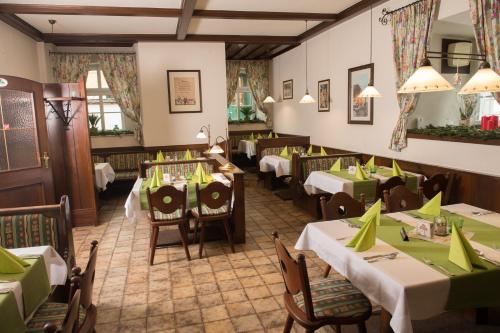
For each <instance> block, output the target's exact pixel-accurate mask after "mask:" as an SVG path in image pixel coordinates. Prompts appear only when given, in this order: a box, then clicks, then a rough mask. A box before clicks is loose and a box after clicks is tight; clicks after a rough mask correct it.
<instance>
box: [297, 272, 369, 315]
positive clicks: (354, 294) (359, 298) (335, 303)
mask: <svg viewBox="0 0 500 333" xmlns="http://www.w3.org/2000/svg"><path fill="white" fill-rule="evenodd" d="M310 286H311V297H312V303H313V309H314V315H315V316H316V317H324V316H335V317H339V318H342V317H351V316H357V315H359V316H361V315H363V314H365V313H366V312H367V311H369V310H370V308H371V305H370V301H369V300H368V298H366V296H365V295H363V293H361V292H360V291H359V290H358V289H357V288H356V287H354V286H353V285H352V284H351V283H350V282H349V281H346V280H340V279H335V278H326V279H319V280H316V281H311V282H310ZM294 299H295V302H296V303H297V306H298V307H299V308H301V309H302V310H304V311H305V305H304V297H303V295H302V293H299V294H297V295H294Z"/></svg>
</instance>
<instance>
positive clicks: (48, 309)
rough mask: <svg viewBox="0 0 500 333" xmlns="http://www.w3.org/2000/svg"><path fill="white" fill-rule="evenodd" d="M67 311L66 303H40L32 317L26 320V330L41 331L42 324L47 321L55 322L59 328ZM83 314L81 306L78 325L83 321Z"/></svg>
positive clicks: (84, 313)
mask: <svg viewBox="0 0 500 333" xmlns="http://www.w3.org/2000/svg"><path fill="white" fill-rule="evenodd" d="M67 311H68V304H66V303H51V302H46V303H44V304H42V306H40V307H39V308H38V310H37V311H36V313H35V314H34V315H33V318H31V320H30V321H29V322H28V325H27V327H28V328H27V330H26V332H43V326H44V325H45V324H46V323H49V322H50V323H53V324H55V325H56V326H57V327H58V328H61V327H62V324H63V321H64V317H65V316H66V312H67ZM85 315H86V312H85V310H84V309H83V308H82V309H80V312H79V316H80V318H79V324H80V325H81V324H82V323H83V322H84V320H85Z"/></svg>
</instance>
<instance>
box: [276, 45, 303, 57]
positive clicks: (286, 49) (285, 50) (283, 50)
mask: <svg viewBox="0 0 500 333" xmlns="http://www.w3.org/2000/svg"><path fill="white" fill-rule="evenodd" d="M299 45H300V44H294V45H290V46H287V47H285V48H284V49H282V50H280V51H278V52H276V53H273V54H271V56H270V57H269V58H271V59H272V58H275V57H277V56H279V55H282V54H283V53H286V52H288V51H290V50H292V49H294V48H296V47H297V46H299Z"/></svg>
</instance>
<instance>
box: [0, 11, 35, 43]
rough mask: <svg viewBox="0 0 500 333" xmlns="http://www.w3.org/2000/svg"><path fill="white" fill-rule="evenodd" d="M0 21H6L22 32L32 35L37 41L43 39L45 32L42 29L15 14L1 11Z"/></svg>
mask: <svg viewBox="0 0 500 333" xmlns="http://www.w3.org/2000/svg"><path fill="white" fill-rule="evenodd" d="M0 21H3V22H4V23H6V24H8V25H10V26H11V27H12V28H14V29H16V30H18V31H20V32H22V33H23V34H25V35H26V36H28V37H31V38H32V39H34V40H36V41H37V42H41V41H43V34H42V33H41V32H40V31H38V30H37V29H35V28H34V27H32V26H31V25H30V24H28V23H27V22H26V21H24V20H23V19H21V18H19V17H17V16H16V15H14V14H9V13H0Z"/></svg>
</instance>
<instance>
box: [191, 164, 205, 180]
mask: <svg viewBox="0 0 500 333" xmlns="http://www.w3.org/2000/svg"><path fill="white" fill-rule="evenodd" d="M194 175H195V176H196V177H198V183H199V184H205V183H207V182H208V177H207V174H206V173H205V170H203V167H202V166H201V163H198V165H197V166H196V171H195V172H194Z"/></svg>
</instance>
